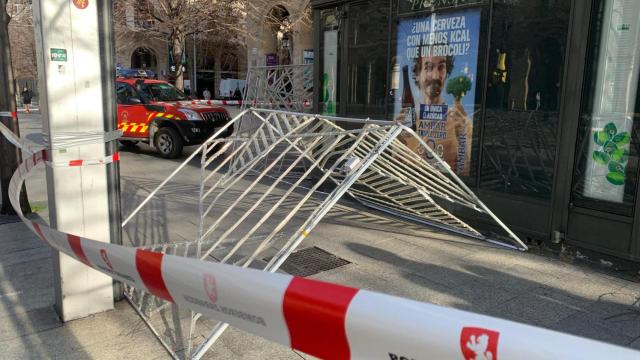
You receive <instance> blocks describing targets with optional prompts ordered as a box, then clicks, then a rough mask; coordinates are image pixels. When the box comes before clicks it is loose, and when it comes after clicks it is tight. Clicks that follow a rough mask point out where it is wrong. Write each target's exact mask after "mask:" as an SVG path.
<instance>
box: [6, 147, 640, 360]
mask: <svg viewBox="0 0 640 360" xmlns="http://www.w3.org/2000/svg"><path fill="white" fill-rule="evenodd" d="M43 154H44V153H43V152H39V153H36V154H35V155H34V156H32V157H29V158H27V159H26V160H25V161H24V162H23V163H22V164H21V165H20V167H19V168H18V170H17V171H16V172H15V174H14V175H13V178H12V179H11V183H10V185H9V187H10V200H11V203H12V205H13V207H14V209H15V210H16V211H17V212H18V214H19V216H20V218H21V219H22V221H24V223H25V224H26V225H27V226H28V227H29V228H30V229H31V230H32V231H33V232H35V233H36V234H37V235H38V237H40V239H42V240H43V241H44V242H46V243H47V244H49V245H51V246H52V247H54V248H55V249H57V250H59V251H61V252H64V253H65V254H67V255H69V256H71V257H73V258H75V259H77V260H78V261H81V262H82V263H84V264H86V265H87V266H90V267H92V268H94V269H96V270H98V271H101V272H103V273H105V274H107V275H109V276H111V277H113V278H114V279H116V280H119V281H121V282H123V283H126V284H128V285H131V286H133V287H136V288H138V289H144V290H146V291H148V292H149V293H151V294H153V295H155V296H157V297H159V298H162V299H164V300H167V301H170V302H174V303H176V304H178V305H179V306H183V307H185V308H188V309H191V310H193V311H196V312H198V313H202V314H204V315H206V316H210V317H211V318H214V319H217V320H221V321H224V322H227V323H229V324H231V325H233V326H235V327H237V328H239V329H242V330H245V331H248V332H250V333H253V334H256V335H259V336H261V337H263V338H265V339H268V340H271V341H275V342H277V343H280V344H283V345H286V346H290V347H292V348H294V349H297V350H300V351H303V352H305V353H308V354H310V355H313V356H317V357H320V358H331V359H349V358H355V359H391V360H400V359H460V360H471V359H478V360H479V359H491V360H505V359H581V360H588V359H594V360H595V359H597V360H601V359H616V360H627V359H628V360H631V359H633V360H637V359H639V358H640V353H639V352H636V351H633V350H630V349H626V348H622V347H618V346H614V345H609V344H605V343H601V342H597V341H593V340H587V339H584V338H580V337H576V336H571V335H566V334H562V333H558V332H554V331H550V330H544V329H541V328H536V327H532V326H528V325H523V324H518V323H515V322H510V321H505V320H500V319H496V318H491V317H487V316H482V315H476V314H473V313H469V312H465V311H460V310H454V309H448V308H443V307H439V306H435V305H430V304H426V303H421V302H417V301H412V300H406V299H402V298H397V297H393V296H388V295H383V294H378V293H374V292H370V291H366V290H359V289H355V288H351V287H346V286H341V285H336V284H330V283H325V282H321V281H316V280H310V279H304V278H297V277H293V276H290V275H284V274H272V273H267V272H263V271H258V270H252V269H244V268H239V267H236V266H231V265H223V264H217V263H213V262H205V261H200V260H196V259H190V258H184V257H178V256H172V255H164V254H162V253H156V252H150V251H146V250H140V249H134V248H130V247H125V246H120V245H113V244H108V243H103V242H98V241H94V240H91V239H87V238H83V237H79V236H76V235H72V234H66V233H63V232H60V231H57V230H55V229H52V228H50V227H48V226H46V225H42V224H38V223H35V222H33V221H31V220H29V219H26V218H25V217H24V216H23V214H22V212H21V211H20V206H19V192H20V189H21V188H22V185H23V183H24V181H25V179H26V177H27V176H28V175H29V173H30V171H31V170H32V169H33V168H34V167H35V166H36V165H37V164H39V163H41V162H43V161H44V160H46V157H43Z"/></svg>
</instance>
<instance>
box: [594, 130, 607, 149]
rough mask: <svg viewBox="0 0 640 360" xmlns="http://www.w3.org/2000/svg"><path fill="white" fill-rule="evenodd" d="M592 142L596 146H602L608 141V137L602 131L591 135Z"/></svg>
mask: <svg viewBox="0 0 640 360" xmlns="http://www.w3.org/2000/svg"><path fill="white" fill-rule="evenodd" d="M593 140H594V141H595V142H596V144H598V145H600V146H602V145H604V143H606V142H607V141H609V136H608V135H607V133H606V132H604V131H596V132H594V133H593Z"/></svg>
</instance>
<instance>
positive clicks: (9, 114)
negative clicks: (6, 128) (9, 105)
mask: <svg viewBox="0 0 640 360" xmlns="http://www.w3.org/2000/svg"><path fill="white" fill-rule="evenodd" d="M0 116H4V117H11V118H14V119H15V118H17V117H18V113H17V112H16V111H0Z"/></svg>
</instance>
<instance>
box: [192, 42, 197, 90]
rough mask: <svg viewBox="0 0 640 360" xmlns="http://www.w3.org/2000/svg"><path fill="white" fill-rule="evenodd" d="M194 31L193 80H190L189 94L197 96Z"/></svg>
mask: <svg viewBox="0 0 640 360" xmlns="http://www.w3.org/2000/svg"><path fill="white" fill-rule="evenodd" d="M196 53H197V52H196V33H195V32H194V33H193V80H192V81H191V84H192V85H191V94H192V95H193V96H195V97H196V98H198V62H197V58H196Z"/></svg>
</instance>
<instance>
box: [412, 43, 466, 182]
mask: <svg viewBox="0 0 640 360" xmlns="http://www.w3.org/2000/svg"><path fill="white" fill-rule="evenodd" d="M430 47H431V52H432V53H438V51H440V52H441V49H442V48H443V47H446V45H443V44H434V45H431V46H430ZM454 62H455V59H454V56H420V57H418V58H416V59H414V62H413V77H414V80H415V84H416V85H417V86H418V89H419V90H420V94H419V96H418V99H419V105H418V108H416V109H415V110H416V111H415V115H416V129H414V130H415V131H416V133H417V134H418V136H420V137H421V138H422V140H423V141H424V142H425V143H426V144H427V145H428V146H429V147H430V148H431V149H433V150H434V152H435V153H436V154H437V155H438V156H439V157H440V158H442V159H443V160H444V161H445V162H446V163H447V164H449V166H451V168H452V169H453V171H454V172H455V173H457V174H458V175H469V168H470V166H469V165H470V164H469V161H470V158H471V140H472V132H473V123H472V122H471V119H469V117H468V115H467V113H466V111H465V110H464V107H463V106H462V103H461V98H462V96H458V95H455V94H454V99H455V100H454V104H453V106H451V105H450V104H447V103H446V101H445V99H444V97H443V92H444V91H445V89H446V86H447V79H448V78H449V75H451V72H452V71H453V68H454ZM400 115H403V114H400ZM407 140H408V139H407ZM407 140H405V143H406V145H407V146H409V147H410V148H412V149H414V150H415V149H416V148H418V144H417V142H416V141H410V140H409V141H407ZM412 142H415V144H412ZM418 153H423V151H418ZM421 155H422V156H424V157H426V158H427V160H429V159H430V158H431V156H429V154H424V155H423V154H421Z"/></svg>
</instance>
